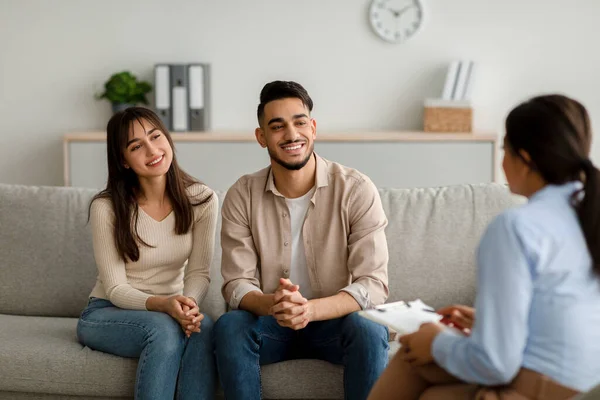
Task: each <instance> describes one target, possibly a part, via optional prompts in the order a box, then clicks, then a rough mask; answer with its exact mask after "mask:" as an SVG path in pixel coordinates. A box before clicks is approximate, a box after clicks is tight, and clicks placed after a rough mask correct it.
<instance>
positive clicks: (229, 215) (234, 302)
mask: <svg viewBox="0 0 600 400" xmlns="http://www.w3.org/2000/svg"><path fill="white" fill-rule="evenodd" d="M247 191H248V189H247V186H246V185H245V184H244V181H238V182H236V183H235V184H234V185H233V186H232V187H231V188H230V189H229V191H228V192H227V195H226V196H225V199H224V201H223V208H222V211H221V216H222V225H221V247H222V259H221V274H222V275H223V280H224V282H223V287H222V290H221V291H222V293H223V297H224V298H225V301H226V302H227V303H228V304H229V306H230V307H231V308H232V309H234V310H235V309H238V308H239V305H240V302H241V301H242V298H243V297H244V296H245V295H246V294H248V293H250V292H252V291H259V292H261V293H262V290H261V288H260V282H259V281H258V279H257V278H256V272H257V269H258V263H259V257H258V253H257V251H256V247H255V246H254V240H253V238H252V231H251V229H250V224H249V216H250V210H249V207H250V205H249V199H250V194H249V193H246V192H247Z"/></svg>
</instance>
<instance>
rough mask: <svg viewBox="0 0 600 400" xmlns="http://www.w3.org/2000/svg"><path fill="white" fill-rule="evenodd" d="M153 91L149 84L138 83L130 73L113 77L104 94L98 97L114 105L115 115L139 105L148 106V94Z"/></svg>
mask: <svg viewBox="0 0 600 400" xmlns="http://www.w3.org/2000/svg"><path fill="white" fill-rule="evenodd" d="M150 90H152V85H151V84H150V83H149V82H145V81H138V80H137V78H136V77H135V76H134V75H133V74H132V73H131V72H129V71H123V72H118V73H116V74H114V75H112V76H111V77H110V78H109V79H108V81H107V82H106V83H105V84H104V93H102V94H99V95H97V96H96V98H98V99H107V100H108V101H110V102H111V104H112V109H113V113H116V112H119V111H121V110H124V109H126V108H128V107H133V106H135V105H136V104H138V103H142V104H148V99H146V94H147V93H148V92H150Z"/></svg>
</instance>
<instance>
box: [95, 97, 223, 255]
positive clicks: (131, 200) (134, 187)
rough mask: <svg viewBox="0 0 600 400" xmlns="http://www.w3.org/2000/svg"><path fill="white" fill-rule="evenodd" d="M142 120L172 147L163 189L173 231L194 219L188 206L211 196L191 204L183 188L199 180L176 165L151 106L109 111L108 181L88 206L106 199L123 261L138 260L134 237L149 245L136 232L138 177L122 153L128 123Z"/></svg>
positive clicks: (185, 229)
mask: <svg viewBox="0 0 600 400" xmlns="http://www.w3.org/2000/svg"><path fill="white" fill-rule="evenodd" d="M142 121H147V122H148V123H150V124H151V125H152V126H153V127H155V128H157V129H159V130H160V131H161V132H162V133H163V134H164V135H165V137H166V138H167V140H168V141H169V145H170V146H171V148H172V149H173V161H172V162H171V166H170V168H169V170H168V171H167V184H166V192H167V195H168V196H169V199H170V200H171V204H172V207H173V212H174V213H175V232H176V233H177V234H178V235H182V234H185V233H187V232H188V231H189V230H190V228H191V226H192V223H193V219H194V210H193V208H192V207H193V206H197V205H200V204H204V203H206V202H208V201H209V200H210V197H212V194H211V195H210V196H209V197H207V198H206V199H204V200H203V201H201V202H200V203H194V204H192V201H191V200H190V197H189V196H188V193H187V190H186V189H187V188H188V187H189V186H191V185H193V184H195V183H199V182H198V181H197V180H196V179H194V178H193V177H191V176H190V175H188V174H186V173H185V172H184V171H183V170H182V169H181V168H179V164H178V163H177V158H176V157H175V147H174V146H173V139H172V138H171V135H170V134H169V131H168V130H167V128H166V127H165V126H164V124H163V123H162V122H161V120H160V118H159V117H158V116H157V115H156V114H155V113H154V112H153V111H152V110H149V109H147V108H143V107H130V108H127V109H125V110H123V111H120V112H118V113H116V114H115V115H113V116H112V118H111V119H110V120H109V121H108V125H107V126H106V150H107V151H106V155H107V162H108V182H107V184H106V189H104V190H102V191H101V192H100V193H98V194H96V195H95V196H94V198H93V199H92V201H91V202H90V209H91V204H92V203H93V202H94V200H96V199H103V198H106V199H110V201H111V203H112V206H113V210H114V213H115V221H114V226H115V227H114V239H115V245H116V247H117V250H118V252H119V255H120V256H121V258H122V259H123V261H124V262H127V261H128V260H131V261H137V260H139V258H140V251H139V248H138V245H137V243H136V241H139V242H140V243H142V244H143V245H145V246H149V247H152V246H150V245H149V244H147V243H146V242H144V241H143V240H142V239H141V238H140V237H139V235H138V232H137V222H138V207H137V195H138V194H139V191H140V181H139V179H138V176H137V175H136V173H135V172H134V171H133V169H131V168H125V158H124V157H123V151H124V150H125V148H126V147H127V141H128V140H129V132H130V130H131V129H132V125H133V124H134V123H136V122H137V123H140V124H142ZM88 213H89V210H88ZM132 219H133V224H132Z"/></svg>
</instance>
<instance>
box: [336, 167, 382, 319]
mask: <svg viewBox="0 0 600 400" xmlns="http://www.w3.org/2000/svg"><path fill="white" fill-rule="evenodd" d="M348 211H349V221H350V234H349V237H348V270H349V271H350V274H351V276H352V283H351V284H350V285H348V286H346V287H345V288H342V289H341V291H344V292H347V293H348V294H350V295H351V296H352V297H353V298H354V299H355V300H356V302H357V303H358V304H359V305H360V307H361V308H362V309H366V308H371V307H373V306H376V305H379V304H383V303H384V302H385V300H386V299H387V297H388V295H389V289H388V260H389V254H388V247H387V240H386V237H385V227H386V226H387V218H386V216H385V212H384V211H383V206H382V204H381V198H380V197H379V192H378V191H377V188H376V187H375V185H374V184H373V182H371V180H369V179H368V178H366V177H365V178H364V179H362V180H360V181H357V183H356V184H355V185H354V188H353V190H352V193H351V195H350V204H349V210H348Z"/></svg>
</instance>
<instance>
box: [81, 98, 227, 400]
mask: <svg viewBox="0 0 600 400" xmlns="http://www.w3.org/2000/svg"><path fill="white" fill-rule="evenodd" d="M107 152H108V184H107V186H106V189H104V190H103V191H101V192H100V193H99V194H97V195H96V196H95V197H94V199H93V200H92V202H91V204H90V223H91V228H92V234H93V246H94V257H95V260H96V265H97V267H98V279H97V282H96V286H95V287H94V289H93V290H92V292H91V294H90V300H89V303H88V306H87V307H86V309H85V310H84V311H83V313H82V314H81V318H80V319H79V323H78V326H77V336H78V338H79V341H80V342H81V343H82V344H84V345H86V346H88V347H90V348H92V349H94V350H99V351H102V352H106V353H111V354H115V355H118V356H122V357H136V358H137V357H139V363H138V367H137V375H136V385H135V398H136V399H172V398H174V396H175V394H176V393H177V398H178V399H210V398H213V397H214V392H215V382H216V375H215V374H216V372H215V365H214V359H213V349H212V338H211V336H212V325H213V324H212V321H210V320H209V317H208V316H205V315H203V314H202V313H200V310H199V308H198V305H199V304H200V303H201V302H202V300H203V299H204V297H205V295H206V293H207V291H208V286H209V282H210V277H209V267H210V262H211V260H212V256H213V250H214V240H215V229H216V223H217V215H218V201H217V197H216V195H215V193H214V192H213V191H212V190H211V189H209V188H208V187H206V186H205V185H203V184H201V183H199V182H197V181H196V180H194V179H193V178H192V177H190V176H189V175H187V174H186V173H185V172H183V171H182V170H181V169H180V168H179V166H178V164H177V161H176V158H175V154H174V152H173V141H172V140H171V137H170V135H169V132H168V131H167V129H166V128H165V127H164V125H163V124H162V123H161V121H160V119H159V118H158V117H157V116H156V114H154V113H153V112H152V111H150V110H148V109H145V108H140V107H132V108H128V109H126V110H124V111H121V112H119V113H117V114H115V115H114V116H113V117H112V118H111V119H110V121H109V122H108V126H107Z"/></svg>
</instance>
